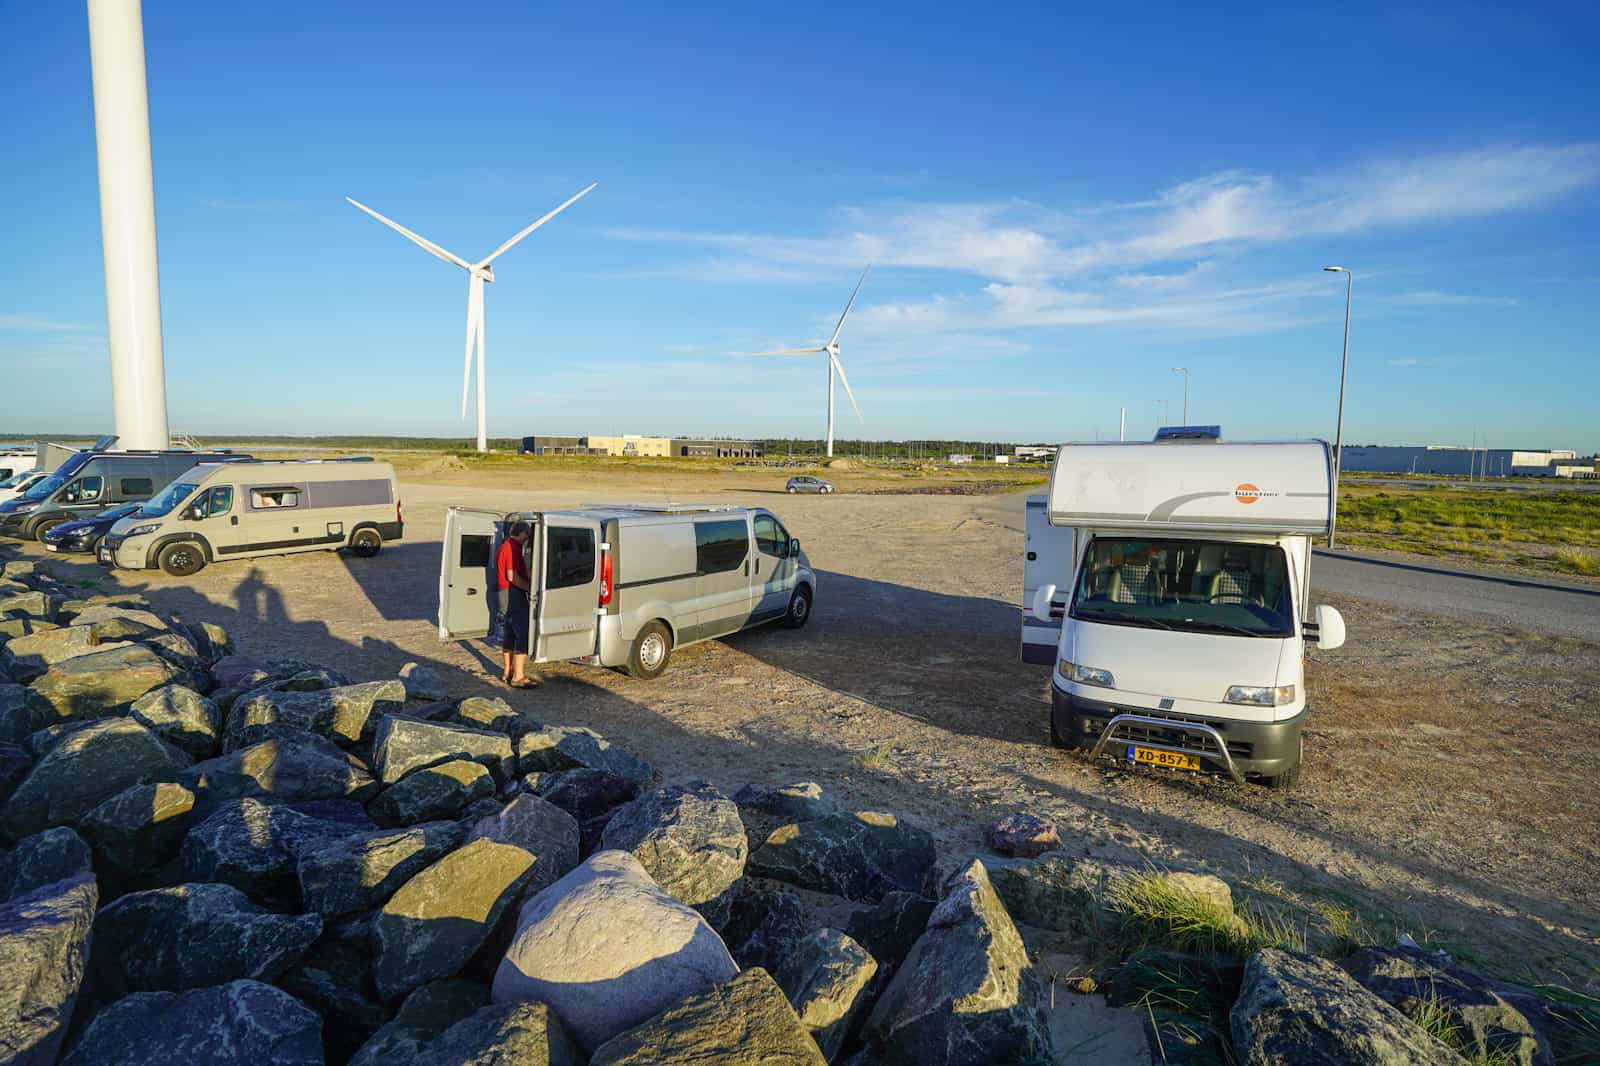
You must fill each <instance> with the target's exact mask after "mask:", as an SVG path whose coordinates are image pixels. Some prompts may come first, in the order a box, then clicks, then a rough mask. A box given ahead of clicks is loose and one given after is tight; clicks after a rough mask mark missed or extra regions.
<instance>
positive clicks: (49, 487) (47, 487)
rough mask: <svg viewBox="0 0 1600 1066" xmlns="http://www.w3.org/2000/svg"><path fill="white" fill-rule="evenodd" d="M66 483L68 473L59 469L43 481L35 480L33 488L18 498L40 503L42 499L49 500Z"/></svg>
mask: <svg viewBox="0 0 1600 1066" xmlns="http://www.w3.org/2000/svg"><path fill="white" fill-rule="evenodd" d="M66 483H67V475H65V474H63V473H62V472H61V471H59V470H57V471H56V472H55V473H54V474H51V475H50V476H49V477H47V478H45V479H44V480H43V481H39V482H35V483H34V485H33V487H32V488H30V489H29V490H28V491H27V492H24V493H23V494H22V495H20V496H18V497H17V499H19V500H26V501H28V502H29V503H38V502H39V501H40V500H48V499H49V498H50V497H51V496H53V495H55V491H56V490H57V489H59V488H60V487H61V486H62V485H65V484H66Z"/></svg>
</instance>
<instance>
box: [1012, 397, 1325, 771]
mask: <svg viewBox="0 0 1600 1066" xmlns="http://www.w3.org/2000/svg"><path fill="white" fill-rule="evenodd" d="M1332 488H1333V486H1332V483H1331V479H1330V467H1329V462H1328V446H1327V444H1325V443H1324V442H1322V441H1303V442H1294V443H1233V442H1223V441H1222V440H1220V439H1218V435H1217V433H1216V431H1215V428H1214V427H1207V431H1206V432H1204V433H1202V434H1194V433H1190V434H1185V435H1183V436H1179V437H1176V438H1169V439H1162V437H1161V436H1160V435H1158V438H1157V440H1156V441H1154V442H1151V443H1138V444H1121V443H1117V444H1068V445H1064V446H1062V448H1061V451H1060V452H1059V454H1058V455H1057V457H1056V463H1055V468H1054V471H1053V473H1052V474H1051V478H1050V493H1049V495H1048V496H1045V497H1042V498H1040V497H1034V498H1032V499H1030V500H1029V501H1028V519H1027V523H1026V529H1027V542H1026V549H1025V550H1026V561H1025V563H1024V585H1025V586H1026V587H1027V588H1028V596H1029V597H1030V598H1029V601H1028V602H1029V605H1030V606H1029V608H1028V609H1027V612H1026V614H1025V616H1024V618H1023V625H1022V652H1023V658H1024V660H1026V661H1028V662H1041V661H1048V662H1049V663H1050V664H1051V666H1052V667H1053V674H1052V678H1051V717H1050V726H1051V737H1052V739H1053V740H1054V741H1055V743H1056V744H1057V745H1059V746H1062V747H1073V748H1082V749H1087V750H1089V751H1090V753H1091V756H1092V757H1100V756H1103V755H1111V756H1114V757H1116V758H1118V759H1122V760H1126V761H1127V762H1130V763H1147V764H1152V765H1155V766H1167V767H1174V768H1177V769H1184V770H1201V769H1215V770H1222V771H1225V772H1227V773H1228V774H1229V775H1231V776H1232V777H1233V779H1234V780H1235V781H1237V782H1240V783H1243V782H1244V781H1245V779H1246V778H1247V777H1248V778H1255V779H1259V780H1262V781H1264V782H1265V783H1266V784H1267V785H1269V786H1272V787H1279V788H1284V787H1292V786H1293V785H1294V783H1295V782H1296V780H1297V779H1298V777H1299V772H1300V751H1301V745H1300V732H1301V727H1302V726H1303V724H1304V722H1305V717H1306V691H1305V674H1304V661H1305V650H1306V646H1307V644H1308V643H1310V644H1313V645H1315V646H1316V647H1319V648H1324V649H1332V648H1337V647H1339V646H1340V645H1341V644H1343V643H1344V621H1343V619H1342V618H1340V616H1339V612H1338V611H1336V610H1334V609H1333V608H1332V607H1326V606H1318V607H1315V608H1313V607H1312V606H1311V602H1310V596H1311V539H1312V538H1313V537H1318V536H1325V535H1327V532H1328V527H1329V522H1330V519H1331V517H1332V513H1333V492H1332ZM1046 647H1049V648H1050V649H1051V651H1050V652H1049V653H1048V657H1047V655H1046V653H1045V652H1044V650H1043V649H1044V648H1046Z"/></svg>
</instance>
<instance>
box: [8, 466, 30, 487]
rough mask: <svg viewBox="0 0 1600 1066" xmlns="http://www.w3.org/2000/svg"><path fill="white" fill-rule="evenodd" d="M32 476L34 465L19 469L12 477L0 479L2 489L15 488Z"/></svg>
mask: <svg viewBox="0 0 1600 1066" xmlns="http://www.w3.org/2000/svg"><path fill="white" fill-rule="evenodd" d="M32 476H33V468H32V467H29V468H28V469H26V470H18V471H17V472H16V473H15V474H12V475H11V476H10V477H8V478H6V479H5V480H4V481H0V489H14V488H16V487H17V486H18V485H20V484H22V483H23V482H24V481H26V480H28V479H29V478H30V477H32Z"/></svg>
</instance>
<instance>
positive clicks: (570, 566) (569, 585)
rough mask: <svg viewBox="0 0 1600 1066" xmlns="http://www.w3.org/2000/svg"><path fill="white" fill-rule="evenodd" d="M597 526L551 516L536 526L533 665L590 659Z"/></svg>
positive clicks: (596, 622) (594, 636)
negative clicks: (535, 603) (536, 595)
mask: <svg viewBox="0 0 1600 1066" xmlns="http://www.w3.org/2000/svg"><path fill="white" fill-rule="evenodd" d="M600 553H601V544H600V523H599V522H597V521H594V520H592V519H587V518H577V517H573V516H569V515H560V516H555V515H551V516H549V517H548V518H546V520H545V521H544V522H543V523H541V524H540V525H539V527H538V550H537V551H535V552H534V556H533V557H534V570H535V573H534V579H533V585H534V587H535V588H536V589H538V590H539V603H538V607H537V609H536V610H535V611H534V631H533V659H534V662H540V663H546V662H557V661H559V660H562V659H581V658H583V657H584V656H586V655H593V654H594V653H595V650H596V648H597V647H598V643H597V641H598V634H599V627H600V617H599V616H600V612H599V609H598V606H599V603H600Z"/></svg>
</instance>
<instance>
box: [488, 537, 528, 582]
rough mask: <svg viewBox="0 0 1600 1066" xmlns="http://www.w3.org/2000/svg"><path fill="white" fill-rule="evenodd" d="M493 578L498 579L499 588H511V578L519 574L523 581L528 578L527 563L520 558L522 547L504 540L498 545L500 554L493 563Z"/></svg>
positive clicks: (514, 542) (512, 541) (511, 541)
mask: <svg viewBox="0 0 1600 1066" xmlns="http://www.w3.org/2000/svg"><path fill="white" fill-rule="evenodd" d="M494 572H495V576H496V577H498V578H499V579H500V587H501V588H503V589H508V588H511V587H512V584H511V578H512V575H514V574H520V575H521V576H522V577H523V579H524V580H526V579H527V577H528V563H527V561H526V560H525V559H523V557H522V545H520V544H518V543H517V542H516V541H514V540H506V541H503V542H501V544H500V554H499V555H497V556H496V557H495V561H494Z"/></svg>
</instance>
